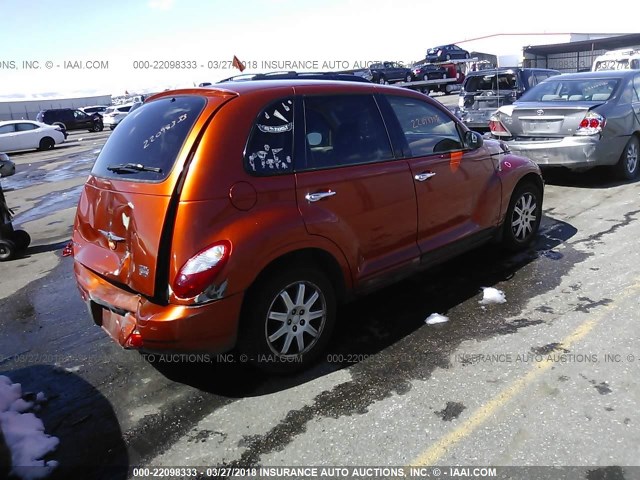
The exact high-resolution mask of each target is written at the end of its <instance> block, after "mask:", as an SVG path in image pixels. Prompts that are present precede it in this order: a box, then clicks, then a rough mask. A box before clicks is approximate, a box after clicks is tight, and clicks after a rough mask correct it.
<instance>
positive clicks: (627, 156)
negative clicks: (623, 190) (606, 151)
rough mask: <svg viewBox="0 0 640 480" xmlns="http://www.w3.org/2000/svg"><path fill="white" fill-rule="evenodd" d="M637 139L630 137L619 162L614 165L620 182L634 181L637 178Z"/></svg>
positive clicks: (639, 143)
mask: <svg viewBox="0 0 640 480" xmlns="http://www.w3.org/2000/svg"><path fill="white" fill-rule="evenodd" d="M639 147H640V142H639V141H638V137H636V136H635V135H634V136H632V137H631V138H630V139H629V141H628V142H627V145H626V146H625V147H624V150H623V151H622V155H621V156H620V160H619V161H618V163H616V164H615V165H614V169H615V170H616V176H617V177H619V178H621V179H622V180H635V179H636V178H637V177H638V170H639V167H638V150H640V148H639Z"/></svg>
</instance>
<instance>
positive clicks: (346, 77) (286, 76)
mask: <svg viewBox="0 0 640 480" xmlns="http://www.w3.org/2000/svg"><path fill="white" fill-rule="evenodd" d="M295 79H300V80H343V81H350V82H363V83H368V82H369V81H368V80H367V79H365V78H362V77H358V76H357V75H353V74H350V73H340V72H296V71H285V72H269V73H248V74H242V75H236V76H233V77H230V78H225V79H224V80H220V81H219V82H216V83H217V84H220V83H228V82H245V81H258V80H295ZM206 86H207V87H208V86H211V85H206Z"/></svg>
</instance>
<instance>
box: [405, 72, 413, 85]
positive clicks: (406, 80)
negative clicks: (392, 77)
mask: <svg viewBox="0 0 640 480" xmlns="http://www.w3.org/2000/svg"><path fill="white" fill-rule="evenodd" d="M404 80H405V82H407V83H409V82H411V81H412V80H413V77H412V76H411V74H410V73H407V76H406V78H405V79H404Z"/></svg>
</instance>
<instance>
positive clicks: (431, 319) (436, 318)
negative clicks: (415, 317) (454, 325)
mask: <svg viewBox="0 0 640 480" xmlns="http://www.w3.org/2000/svg"><path fill="white" fill-rule="evenodd" d="M448 321H449V317H445V316H444V315H440V314H439V313H432V314H431V315H429V316H428V317H427V319H426V320H425V321H424V323H426V324H427V325H435V324H436V323H445V322H448Z"/></svg>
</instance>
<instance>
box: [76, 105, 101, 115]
mask: <svg viewBox="0 0 640 480" xmlns="http://www.w3.org/2000/svg"><path fill="white" fill-rule="evenodd" d="M108 108H109V105H90V106H88V107H80V108H79V109H78V110H82V111H83V112H84V113H87V114H89V115H91V114H92V113H97V114H99V115H104V112H105V111H106V110H107V109H108Z"/></svg>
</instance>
